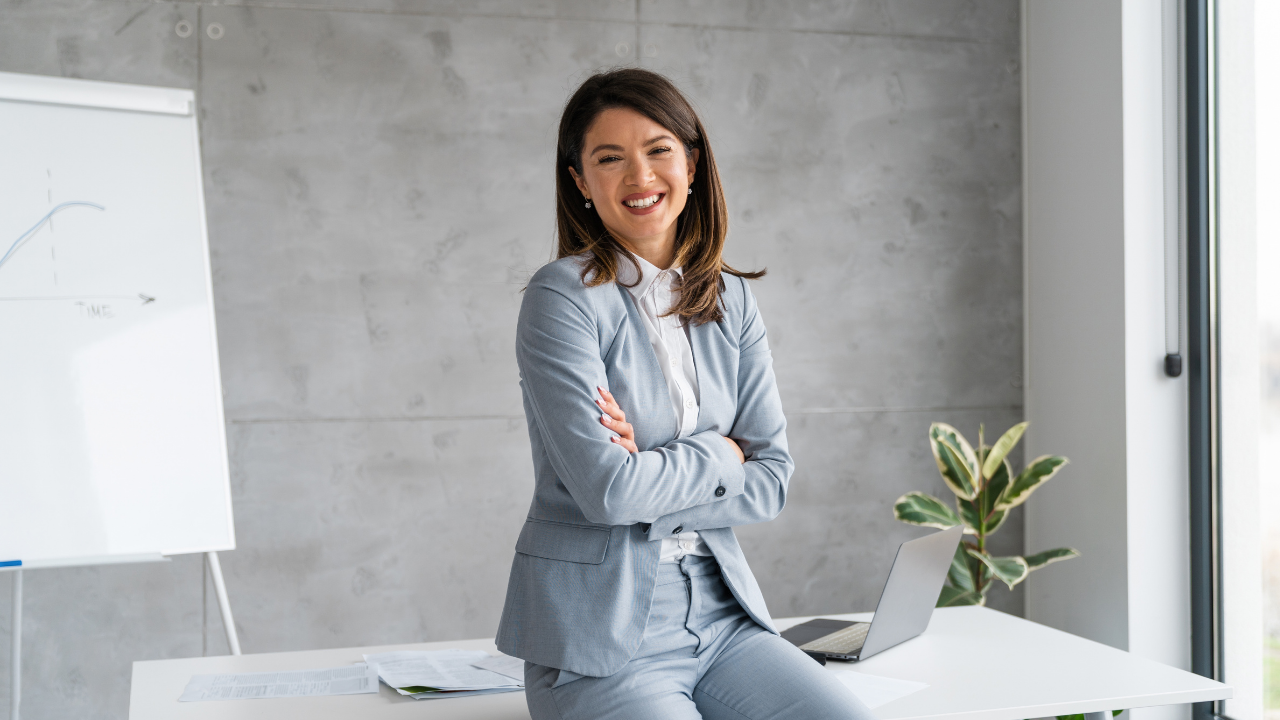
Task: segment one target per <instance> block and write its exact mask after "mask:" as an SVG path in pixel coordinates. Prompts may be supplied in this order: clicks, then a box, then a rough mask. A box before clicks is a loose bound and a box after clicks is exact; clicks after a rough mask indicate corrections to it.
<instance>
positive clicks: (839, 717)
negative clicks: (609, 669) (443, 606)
mask: <svg viewBox="0 0 1280 720" xmlns="http://www.w3.org/2000/svg"><path fill="white" fill-rule="evenodd" d="M525 695H526V697H527V700H528V703H529V712H530V713H531V714H532V716H533V720H630V719H632V718H634V719H636V720H655V719H657V718H662V719H663V720H698V719H701V718H705V719H707V720H765V719H766V718H777V719H779V720H793V719H794V720H802V719H803V720H812V719H814V718H824V719H828V720H874V717H875V716H874V715H872V714H871V711H870V710H868V709H867V707H866V706H865V705H863V704H862V702H861V701H859V700H858V699H857V698H856V697H854V695H853V694H852V693H851V692H849V690H848V689H846V688H845V687H844V685H842V684H841V683H840V681H838V680H836V679H835V677H834V676H832V675H831V674H830V673H828V672H827V671H826V670H825V669H823V668H822V666H820V665H818V663H816V662H814V661H813V660H811V659H809V657H808V656H806V655H805V654H804V653H802V652H800V650H799V649H797V648H796V647H795V646H794V645H792V644H791V643H789V642H787V641H786V640H783V639H782V638H780V637H778V636H777V635H774V634H773V633H770V632H768V631H766V630H764V629H763V628H761V627H760V626H759V625H758V624H756V622H755V621H754V620H752V619H751V617H750V616H749V615H747V613H746V612H744V611H743V609H742V606H741V605H739V604H738V601H737V600H735V599H734V597H733V594H732V593H731V592H730V591H729V588H728V587H726V586H725V584H724V581H723V580H722V579H721V576H720V566H719V565H718V564H717V563H716V560H715V558H712V557H697V556H693V555H689V556H686V557H685V558H684V559H683V560H682V561H681V562H680V563H678V564H673V563H665V564H662V565H660V566H659V569H658V581H657V587H656V588H655V589H654V594H653V606H652V610H651V612H650V614H649V622H648V625H647V627H646V629H645V632H644V639H643V640H642V641H641V644H640V648H639V650H637V651H636V654H635V655H634V656H633V657H632V658H631V660H630V662H628V663H627V664H626V665H625V666H623V668H622V669H621V670H619V671H618V672H616V673H614V674H612V675H610V676H608V677H589V676H580V675H576V674H573V673H569V672H567V671H563V670H558V669H556V668H550V667H545V666H542V665H535V664H533V663H529V662H526V663H525Z"/></svg>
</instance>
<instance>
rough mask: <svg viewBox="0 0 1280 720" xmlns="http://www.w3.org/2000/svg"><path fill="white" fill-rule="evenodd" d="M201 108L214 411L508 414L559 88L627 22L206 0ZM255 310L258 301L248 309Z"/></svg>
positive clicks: (236, 414)
mask: <svg viewBox="0 0 1280 720" xmlns="http://www.w3.org/2000/svg"><path fill="white" fill-rule="evenodd" d="M204 17H205V20H206V22H209V21H213V22H219V23H221V24H222V25H223V26H224V27H225V28H226V33H225V35H224V37H223V38H222V39H221V40H219V41H217V42H206V43H205V44H204V53H205V58H204V60H205V63H206V68H205V70H204V74H203V83H202V90H203V92H202V97H201V110H202V119H203V120H204V128H203V138H204V151H205V159H206V164H207V165H206V166H207V168H208V173H207V174H208V183H207V185H206V194H207V196H208V203H209V214H210V237H211V239H212V240H211V243H212V248H213V253H214V263H215V272H216V277H215V281H216V282H215V290H216V293H217V303H218V311H219V319H220V339H221V351H222V357H223V363H224V372H225V373H226V375H227V376H228V378H235V381H233V382H228V383H227V385H226V389H227V392H226V396H227V412H228V415H229V416H230V417H231V418H233V419H234V418H242V417H264V416H266V417H274V418H299V417H302V418H305V417H330V418H331V417H367V416H375V417H398V416H440V415H444V416H456V415H473V414H481V415H486V414H489V415H491V414H495V413H497V414H515V415H519V414H521V412H522V410H521V405H520V397H519V390H518V387H517V377H516V372H515V364H514V362H513V360H514V356H513V349H512V348H513V346H512V342H513V338H514V333H515V318H516V312H517V310H518V308H519V303H520V290H521V288H522V287H523V284H524V282H525V280H526V279H527V278H528V276H529V275H530V274H531V273H532V271H533V270H535V269H537V267H538V266H540V265H541V264H542V263H543V262H545V261H546V260H547V259H549V258H550V254H551V249H552V238H553V233H554V216H553V212H552V198H553V191H552V189H551V178H552V172H553V167H552V156H553V151H554V146H555V127H556V123H557V122H558V120H559V112H560V109H561V108H562V106H563V103H564V100H565V97H566V95H567V94H568V93H569V92H570V91H571V90H572V88H573V86H574V85H575V84H576V81H580V80H581V79H582V78H584V77H585V76H586V75H587V74H589V73H590V72H591V71H592V70H594V69H596V68H599V67H607V66H608V65H610V64H611V63H612V62H614V61H616V60H617V56H616V53H615V51H614V45H615V44H616V43H617V42H619V41H621V40H626V39H628V38H630V37H631V36H632V35H633V28H631V27H629V26H625V25H616V24H607V23H596V22H576V21H574V22H567V21H528V20H512V19H507V18H499V19H492V18H475V17H468V18H460V19H450V18H435V17H425V16H409V17H404V16H392V15H378V14H351V13H316V12H309V13H299V12H293V11H281V10H263V9H241V8H228V7H216V8H213V7H211V8H205V10H204ZM264 308H272V309H273V310H272V312H263V310H264Z"/></svg>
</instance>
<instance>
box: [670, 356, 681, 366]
mask: <svg viewBox="0 0 1280 720" xmlns="http://www.w3.org/2000/svg"><path fill="white" fill-rule="evenodd" d="M671 367H680V359H679V358H671Z"/></svg>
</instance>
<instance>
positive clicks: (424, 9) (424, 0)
mask: <svg viewBox="0 0 1280 720" xmlns="http://www.w3.org/2000/svg"><path fill="white" fill-rule="evenodd" d="M218 4H221V5H242V6H253V7H284V8H306V9H311V10H335V11H341V12H367V13H389V14H396V15H443V16H448V17H466V16H488V17H515V18H541V19H567V20H626V21H634V20H635V15H636V12H637V7H636V0H290V1H289V2H280V0H222V2H220V3H218Z"/></svg>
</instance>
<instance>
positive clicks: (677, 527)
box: [671, 525, 684, 535]
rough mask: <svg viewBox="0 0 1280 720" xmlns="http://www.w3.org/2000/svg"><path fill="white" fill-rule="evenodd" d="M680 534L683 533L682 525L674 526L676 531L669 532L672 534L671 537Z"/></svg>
mask: <svg viewBox="0 0 1280 720" xmlns="http://www.w3.org/2000/svg"><path fill="white" fill-rule="evenodd" d="M682 532H684V526H683V525H677V526H676V529H675V530H672V531H671V534H672V535H679V534H680V533H682Z"/></svg>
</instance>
